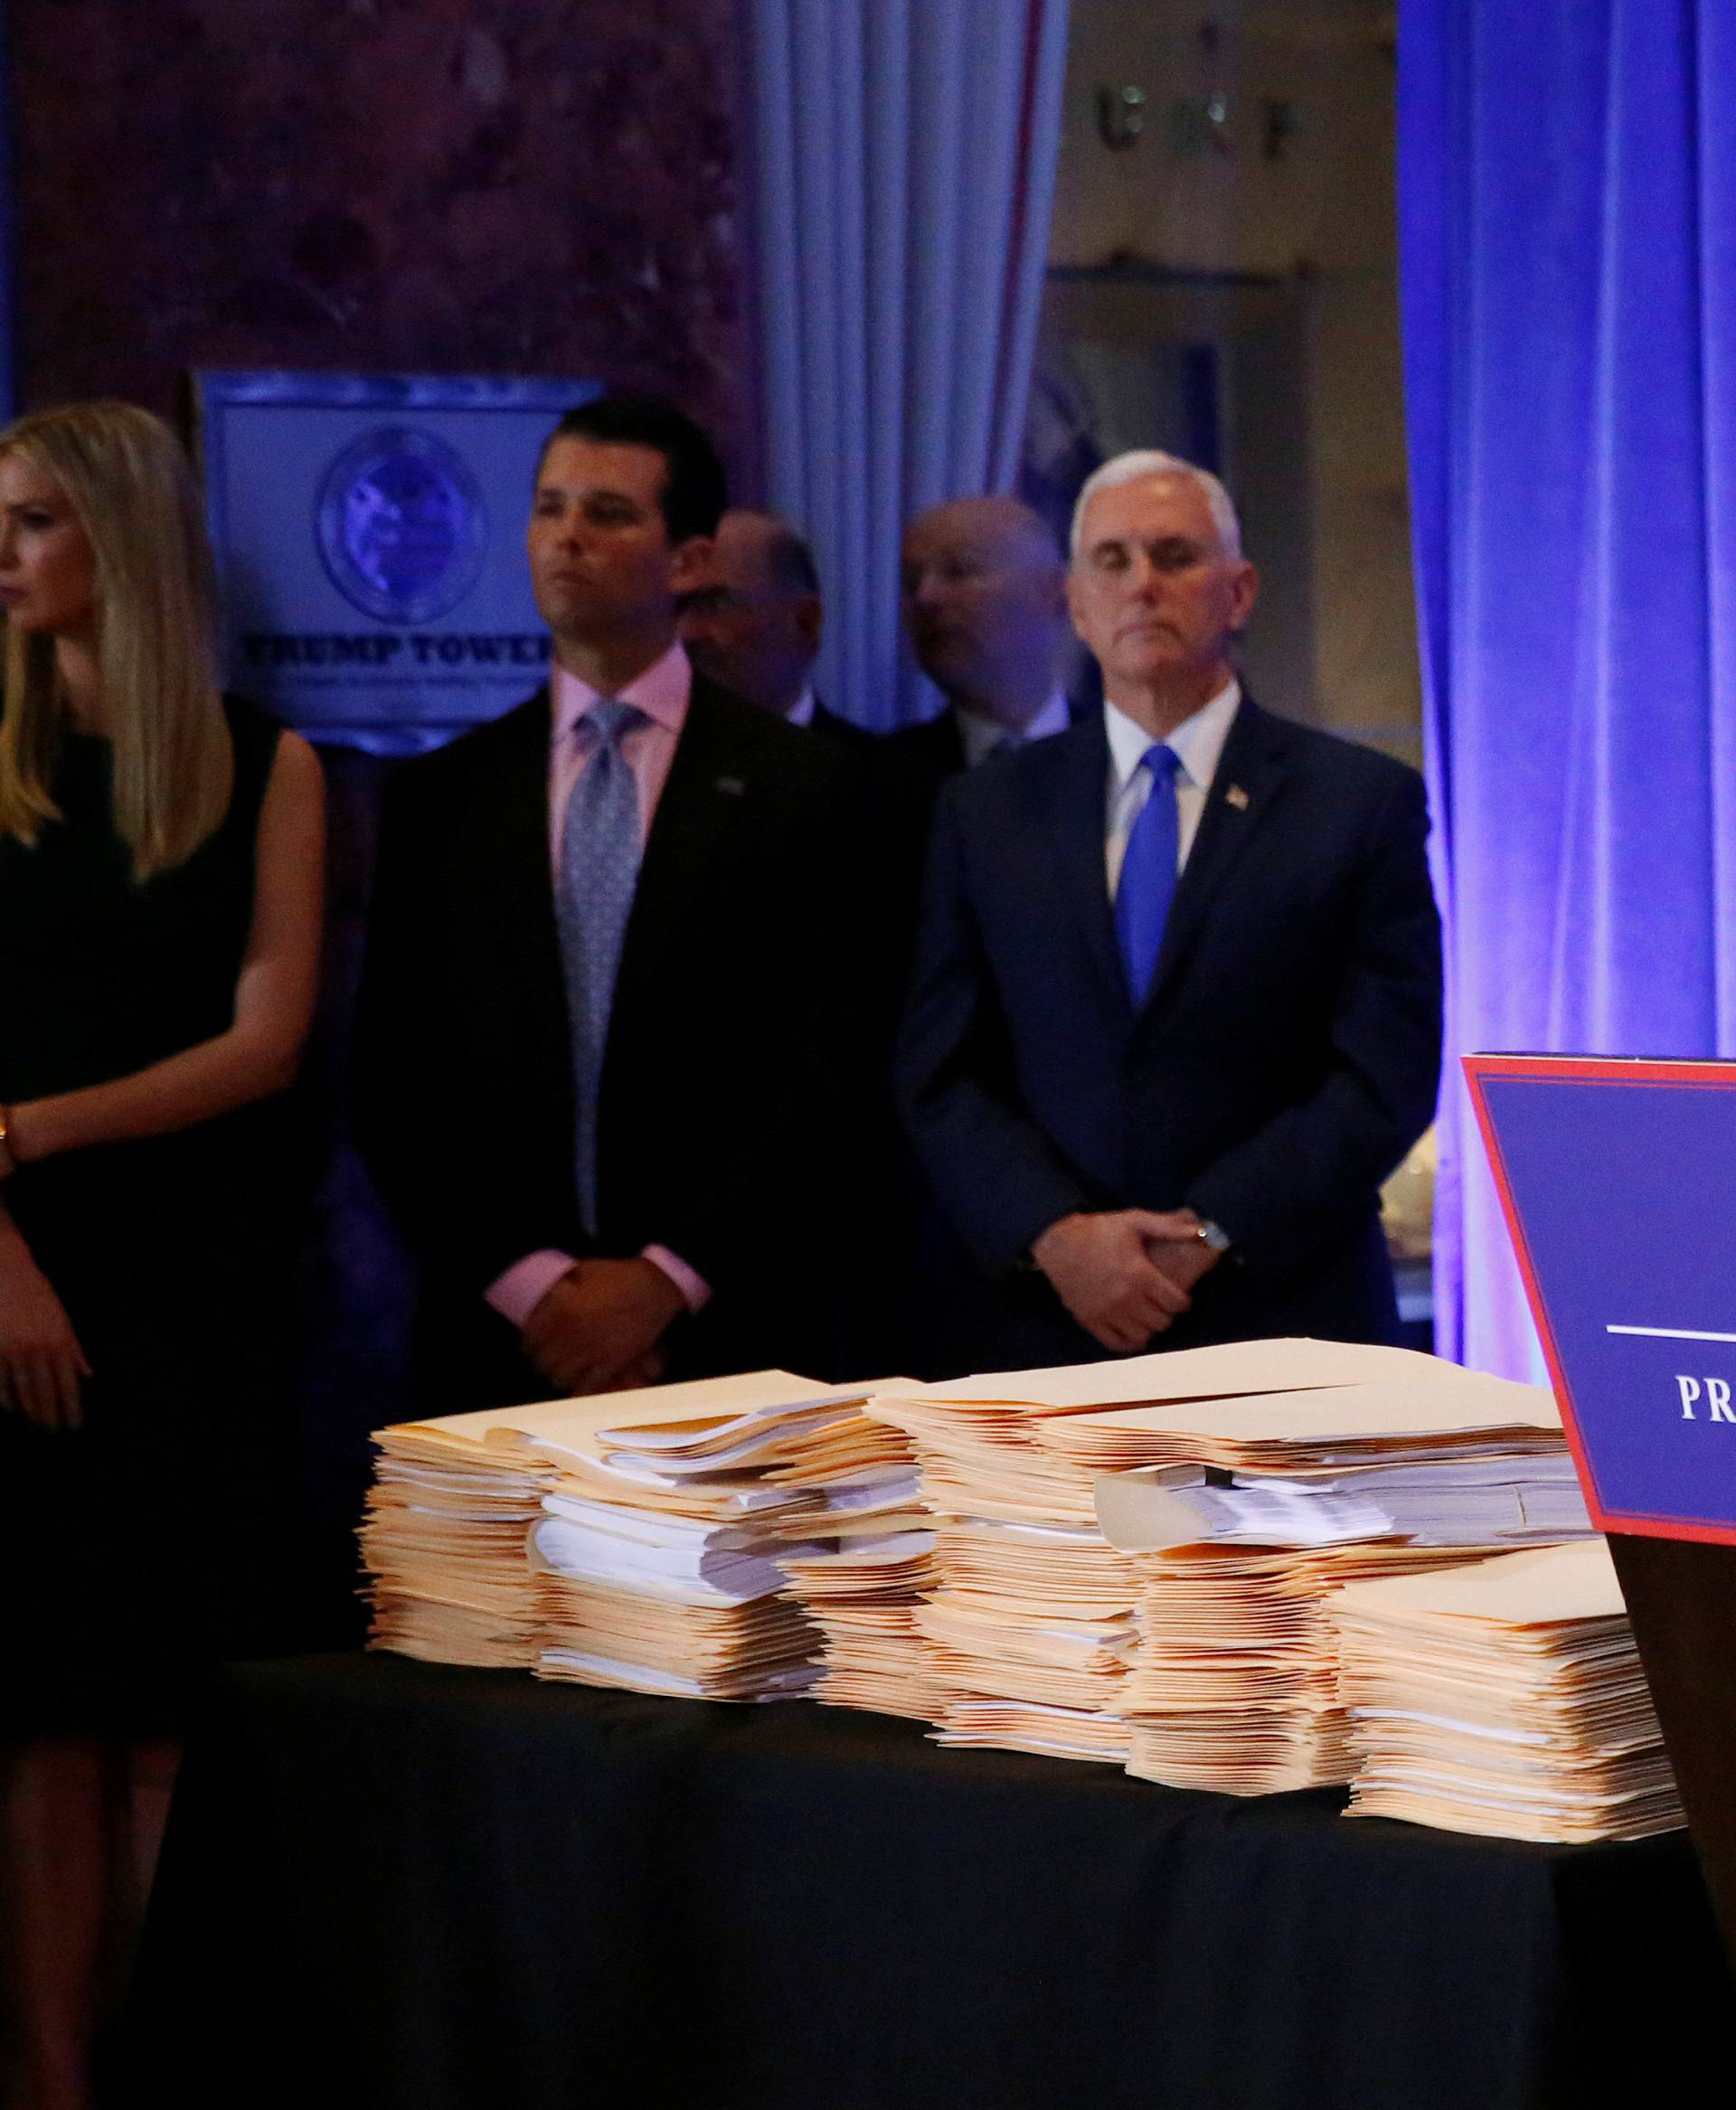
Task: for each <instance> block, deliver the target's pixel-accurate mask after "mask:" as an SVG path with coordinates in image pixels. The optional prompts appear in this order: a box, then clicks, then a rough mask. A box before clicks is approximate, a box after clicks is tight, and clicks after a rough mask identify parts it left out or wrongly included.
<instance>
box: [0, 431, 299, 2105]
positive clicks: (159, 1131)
mask: <svg viewBox="0 0 1736 2110" xmlns="http://www.w3.org/2000/svg"><path fill="white" fill-rule="evenodd" d="M0 608H4V618H5V701H4V705H0V1663H4V1665H5V1671H4V1675H0V1742H3V1744H4V1757H3V1758H0V1766H3V1767H4V1771H3V1772H0V1792H3V1793H4V1798H5V1799H4V1834H3V1835H0V1903H3V1904H4V1907H5V1935H6V1948H7V1950H8V1952H9V1955H7V1956H6V1959H5V1964H4V1976H5V1979H6V1980H8V1981H9V1982H10V1983H11V1985H12V1988H13V1992H14V2014H13V2015H12V2017H11V2018H10V2020H11V2025H12V2027H11V2031H10V2035H11V2039H12V2043H13V2048H14V2068H15V2069H16V2070H15V2072H14V2075H13V2077H12V2078H13V2093H12V2094H11V2095H10V2096H7V2097H6V2099H7V2100H8V2101H10V2102H14V2103H16V2104H17V2105H21V2106H22V2105H30V2106H31V2110H72V2106H74V2105H84V2104H86V2103H87V2102H88V2100H89V2087H90V2083H89V2073H88V2067H89V2051H90V2041H91V2038H92V2034H93V2031H94V2030H95V2028H96V2026H97V2024H98V2022H99V2020H100V2017H101V2013H102V2010H103V2006H104V2003H105V2001H106V2000H107V1999H108V1998H109V1995H111V1994H112V1992H113V1990H114V1988H113V1983H112V1982H113V1977H114V1965H115V1963H116V1960H117V1958H118V1956H120V1955H124V1952H125V1935H126V1931H127V1924H128V1922H129V1920H130V1918H131V1917H133V1916H134V1915H135V1914H136V1912H137V1907H138V1906H139V1905H140V1904H141V1903H142V1899H143V1893H144V1890H145V1888H146V1885H147V1884H148V1880H149V1874H150V1870H151V1867H152V1865H153V1863H154V1860H155V1857H156V1843H157V1839H158V1836H159V1834H160V1829H161V1823H162V1819H163V1816H164V1814H165V1810H166V1806H167V1797H168V1790H169V1786H170V1785H171V1782H172V1779H173V1775H174V1767H175V1757H176V1752H177V1747H176V1743H175V1737H176V1733H177V1730H178V1729H179V1726H180V1721H181V1715H182V1710H183V1709H184V1705H185V1703H186V1700H187V1697H188V1695H189V1693H190V1692H191V1691H192V1690H193V1687H194V1685H195V1684H196V1681H197V1678H198V1675H199V1672H200V1671H201V1669H202V1668H203V1667H204V1666H207V1665H208V1664H209V1663H210V1662H211V1661H212V1659H213V1658H214V1657H216V1656H218V1655H221V1654H222V1653H224V1652H225V1651H226V1650H228V1649H230V1648H231V1647H237V1646H241V1645H246V1644H249V1643H250V1642H254V1641H257V1640H258V1639H259V1638H260V1636H259V1633H258V1629H257V1626H256V1625H250V1622H251V1620H252V1615H253V1613H254V1611H255V1609H256V1602H255V1597H254V1592H253V1588H252V1578H250V1576H249V1575H248V1573H247V1558H246V1557H247V1552H248V1525H249V1521H250V1512H251V1513H252V1514H254V1515H257V1514H259V1513H262V1511H263V1506H264V1503H263V1497H264V1495H265V1493H266V1492H267V1490H268V1488H269V1485H270V1484H271V1475H273V1474H275V1475H276V1484H279V1485H280V1484H282V1480H283V1478H284V1476H285V1474H287V1472H288V1469H289V1461H288V1458H287V1457H286V1455H285V1453H284V1447H283V1444H282V1440H281V1438H282V1431H281V1428H280V1427H279V1426H278V1425H276V1424H274V1423H273V1421H272V1418H271V1407H270V1402H271V1401H272V1400H273V1399H281V1398H282V1397H283V1396H284V1395H283V1386H282V1376H283V1354H282V1346H281V1342H280V1339H279V1337H278V1320H277V1316H276V1314H277V1313H278V1310H279V1309H280V1308H281V1306H280V1298H281V1292H282V1288H283V1282H284V1276H285V1272H286V1266H287V1259H288V1252H287V1248H286V1241H285V1229H286V1224H287V1221H288V1219H289V1217H290V1216H291V1215H292V1213H293V1212H292V1211H291V1210H289V1209H288V1207H287V1206H286V1204H285V1199H284V1198H285V1194H286V1192H287V1189H286V1187H285V1185H284V1182H285V1180H286V1178H287V1167H288V1136H287V1134H286V1132H285V1126H284V1122H283V1119H282V1115H283V1109H284V1106H285V1104H286V1102H285V1101H284V1099H283V1098H282V1097H281V1095H282V1094H283V1093H284V1092H285V1090H286V1088H287V1087H288V1085H289V1084H290V1082H291V1080H292V1079H293V1078H294V1076H295V1072H296V1068H297V1060H298V1057H299V1054H300V1051H301V1047H302V1043H303V1041H304V1040H305V1038H306V1035H307V1027H308V1022H309V1019H310V1017H311V1014H312V1010H313V1003H314V995H315V984H316V975H317V965H318V951H319V935H318V934H319V920H320V873H321V865H322V828H323V795H322V787H321V781H320V771H319V765H318V762H317V760H316V757H315V755H314V752H313V750H312V749H310V748H309V747H308V746H307V744H306V743H305V742H304V741H303V740H301V739H298V738H297V736H296V735H295V734H293V733H288V732H285V731H282V730H280V729H279V728H278V727H276V726H275V725H272V724H270V723H269V722H268V721H266V720H265V719H264V718H263V717H261V716H260V715H259V713H258V712H257V711H253V710H251V709H250V707H248V706H247V705H245V704H242V703H240V702H234V701H232V700H230V701H226V700H225V699H224V698H223V697H222V694H221V693H220V691H219V686H218V675H217V664H216V649H215V644H214V636H215V626H214V621H213V611H212V586H211V563H210V555H209V551H208V549H207V546H206V542H205V537H204V531H203V522H202V516H201V511H200V504H199V498H198V494H197V491H196V488H195V486H194V484H193V477H192V476H191V474H190V471H189V468H188V466H187V463H186V460H185V457H184V455H183V453H182V450H181V448H180V447H179V445H178V443H177V442H176V440H175V437H174V435H173V434H172V433H171V432H170V431H169V429H168V428H167V427H166V426H165V425H164V424H162V423H161V422H160V420H158V419H156V418H153V417H152V416H150V415H149V414H148V413H147V412H146V411H143V410H136V409H133V408H131V407H130V406H128V405H127V404H123V403H83V404H72V405H69V406H67V407H66V408H64V409H60V410H48V411H43V412H41V413H38V414H37V415H35V416H33V417H28V418H24V419H20V420H19V421H18V422H17V423H15V424H14V425H12V426H10V427H9V428H7V429H5V430H4V431H0ZM238 1519H239V1521H240V1527H241V1528H240V1529H239V1530H235V1531H231V1529H230V1527H231V1523H233V1522H234V1521H236V1520H238Z"/></svg>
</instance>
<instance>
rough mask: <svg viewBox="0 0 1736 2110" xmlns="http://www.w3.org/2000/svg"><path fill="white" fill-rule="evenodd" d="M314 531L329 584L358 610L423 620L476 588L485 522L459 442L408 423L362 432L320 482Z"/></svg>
mask: <svg viewBox="0 0 1736 2110" xmlns="http://www.w3.org/2000/svg"><path fill="white" fill-rule="evenodd" d="M314 533H315V539H316V541H317V542H318V544H319V553H320V556H321V558H322V559H323V560H324V561H325V570H326V571H327V572H328V573H329V574H330V576H331V580H332V583H333V585H334V586H335V587H336V589H337V590H338V591H339V592H340V593H341V594H342V595H343V596H344V598H345V599H346V600H348V601H350V602H352V603H354V606H355V607H356V608H360V609H361V610H362V612H363V615H367V616H373V617H376V618H377V619H378V620H379V621H381V622H382V623H426V622H429V621H431V620H432V619H433V618H434V617H437V616H443V615H445V614H446V612H447V611H448V608H456V607H457V606H458V602H459V601H461V600H462V599H463V598H464V597H465V595H466V594H467V593H468V592H469V590H470V589H471V588H472V587H473V586H474V585H475V584H476V577H477V574H478V573H479V572H480V571H481V570H482V560H483V554H484V551H485V549H486V543H487V534H488V519H487V514H486V511H485V509H484V506H483V503H482V493H481V492H480V491H479V490H478V489H477V487H476V478H475V477H474V476H472V475H471V474H470V471H469V469H468V468H467V466H465V462H464V459H463V457H462V456H460V455H459V454H458V451H457V450H456V448H453V447H448V445H447V443H446V442H445V440H443V439H438V438H435V436H434V434H433V433H431V432H419V431H418V430H417V429H415V428H414V427H413V426H408V425H385V426H380V427H377V428H376V429H374V430H373V431H372V432H364V433H363V435H362V437H361V438H359V439H354V440H352V441H351V442H350V444H349V446H347V447H345V448H344V451H343V452H342V453H341V454H340V455H338V456H337V457H336V458H335V460H334V461H333V463H332V465H331V466H330V467H329V468H328V469H327V470H326V472H325V476H324V477H323V478H322V479H321V481H320V486H319V495H318V497H317V499H316V501H315V508H314Z"/></svg>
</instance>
